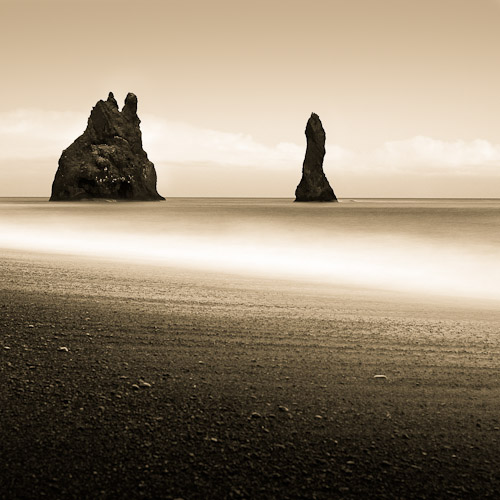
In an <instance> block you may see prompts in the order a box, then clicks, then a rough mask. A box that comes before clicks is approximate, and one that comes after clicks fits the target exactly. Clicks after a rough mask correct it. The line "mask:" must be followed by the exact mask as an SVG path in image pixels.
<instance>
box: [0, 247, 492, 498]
mask: <svg viewBox="0 0 500 500" xmlns="http://www.w3.org/2000/svg"><path fill="white" fill-rule="evenodd" d="M0 275H1V277H2V278H1V280H0V330H1V340H0V342H1V344H0V356H1V363H0V372H1V373H0V376H1V380H2V384H1V390H0V407H1V408H2V410H1V412H2V415H1V429H0V440H1V443H2V445H1V447H0V497H2V498H33V499H35V498H43V497H45V498H172V499H173V498H184V499H189V498H200V499H201V498H437V497H440V498H453V497H456V498H487V497H490V498H495V497H497V495H498V492H499V491H500V475H499V474H498V471H499V470H500V454H499V453H498V450H499V449H500V377H499V373H500V335H499V332H500V313H498V312H497V310H496V309H498V308H497V307H496V306H497V304H493V303H489V304H488V303H479V302H466V301H464V300H462V301H459V300H444V299H436V298H430V297H428V298H423V297H412V296H409V295H402V294H400V295H397V294H393V293H387V292H375V291H363V290H355V289H346V288H344V289H342V288H339V289H338V290H332V289H328V288H326V287H323V286H321V287H320V286H319V285H318V286H315V285H312V284H310V285H304V284H300V283H293V282H286V281H271V280H265V279H252V278H248V277H247V278H243V277H241V278H236V277H232V276H224V275H216V274H203V273H194V272H183V271H181V270H175V269H165V268H160V267H156V268H155V267H149V266H139V265H130V264H126V263H120V262H115V263H106V262H99V261H92V260H85V259H79V258H70V257H57V258H53V257H50V256H36V255H31V256H30V255H27V254H24V255H22V254H16V253H14V252H10V253H3V254H2V255H1V259H0ZM376 375H383V376H384V377H375V376H376Z"/></svg>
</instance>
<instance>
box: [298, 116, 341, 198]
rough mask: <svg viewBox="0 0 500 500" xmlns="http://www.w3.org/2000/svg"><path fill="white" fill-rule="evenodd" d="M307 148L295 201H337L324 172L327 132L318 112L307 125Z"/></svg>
mask: <svg viewBox="0 0 500 500" xmlns="http://www.w3.org/2000/svg"><path fill="white" fill-rule="evenodd" d="M306 139H307V149H306V156H305V158H304V163H303V165H302V179H301V180H300V183H299V185H298V186H297V189H296V190H295V201H337V197H336V196H335V193H334V192H333V189H332V188H331V187H330V184H329V182H328V179H327V178H326V175H325V173H324V172H323V158H324V157H325V141H326V134H325V130H324V129H323V125H322V124H321V120H320V119H319V116H318V115H317V114H316V113H311V117H310V118H309V120H308V121H307V125H306Z"/></svg>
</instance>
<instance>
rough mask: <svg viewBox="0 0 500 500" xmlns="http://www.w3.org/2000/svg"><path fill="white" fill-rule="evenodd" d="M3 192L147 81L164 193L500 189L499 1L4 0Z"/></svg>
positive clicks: (25, 183)
mask: <svg viewBox="0 0 500 500" xmlns="http://www.w3.org/2000/svg"><path fill="white" fill-rule="evenodd" d="M0 47H1V49H0V50H1V56H2V57H1V59H0V60H1V65H2V71H1V75H2V77H1V84H0V88H1V99H0V176H1V177H0V178H1V182H0V196H49V195H50V188H51V183H52V180H53V176H54V174H55V171H56V169H57V160H58V158H59V156H60V154H61V151H62V149H64V148H65V147H67V146H69V144H70V143H71V142H72V141H73V140H74V139H76V137H77V136H78V135H79V134H81V133H82V132H83V130H84V129H85V126H86V121H87V117H88V115H89V112H90V110H91V108H92V106H93V105H94V104H95V103H96V101H97V100H99V99H105V98H106V97H107V93H108V92H109V91H110V90H111V91H113V92H114V94H115V97H116V98H117V100H118V102H119V104H120V105H121V104H122V103H123V100H124V98H125V95H126V93H127V92H134V93H135V94H136V95H137V96H138V98H139V110H138V113H139V117H140V118H141V120H142V125H141V128H142V132H143V141H144V146H145V149H146V151H147V152H148V155H149V157H150V159H151V160H152V161H153V163H154V164H155V166H156V169H157V174H158V191H159V192H160V193H161V194H163V195H164V196H277V197H293V194H294V190H295V187H296V185H297V184H298V182H299V180H300V176H301V167H302V160H303V155H304V151H305V137H304V128H305V125H306V122H307V119H308V117H309V115H310V113H311V112H312V111H314V112H316V113H318V114H319V116H320V118H321V120H322V122H323V126H324V128H325V130H326V134H327V154H326V157H325V164H324V169H325V173H326V175H327V177H328V179H329V180H330V183H331V185H332V187H333V188H334V190H335V192H336V194H337V196H339V197H341V198H342V197H343V198H346V197H438V196H441V197H500V95H499V94H500V0H418V1H417V0H307V1H306V0H301V1H298V0H266V1H261V0H253V1H252V2H249V1H247V0H245V1H240V0H211V1H201V0H191V1H189V0H182V1H181V0H179V1H177V0H175V1H174V0H156V1H155V0H140V1H137V0H0Z"/></svg>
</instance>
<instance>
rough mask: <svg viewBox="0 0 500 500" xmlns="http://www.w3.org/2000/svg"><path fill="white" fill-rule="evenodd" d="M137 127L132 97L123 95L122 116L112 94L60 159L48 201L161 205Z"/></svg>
mask: <svg viewBox="0 0 500 500" xmlns="http://www.w3.org/2000/svg"><path fill="white" fill-rule="evenodd" d="M140 123H141V121H140V120H139V117H138V116H137V97H136V96H135V95H134V94H131V93H129V94H128V95H127V98H126V99H125V105H124V106H123V109H122V110H121V111H120V110H119V108H118V104H117V102H116V100H115V98H114V96H113V93H112V92H110V93H109V96H108V99H107V100H106V101H99V102H98V103H97V104H96V105H95V106H94V108H92V112H91V113H90V117H89V119H88V123H87V128H86V130H85V132H84V133H83V134H82V135H81V136H80V137H78V139H76V140H75V142H73V144H71V146H69V147H68V148H67V149H65V150H64V151H63V152H62V155H61V158H59V167H58V169H57V172H56V176H55V178H54V182H53V183H52V195H51V197H50V201H77V200H91V199H111V200H131V201H132V200H136V201H154V200H164V199H165V198H163V196H160V195H159V194H158V192H157V191H156V171H155V167H154V165H153V163H151V162H150V161H149V159H148V155H147V154H146V152H145V151H144V149H142V136H141V130H140V128H139V124H140Z"/></svg>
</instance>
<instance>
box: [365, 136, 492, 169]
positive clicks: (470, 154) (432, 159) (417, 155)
mask: <svg viewBox="0 0 500 500" xmlns="http://www.w3.org/2000/svg"><path fill="white" fill-rule="evenodd" d="M371 156H372V163H373V164H374V165H377V166H379V167H385V168H392V169H395V170H401V171H405V172H413V171H414V172H419V173H422V174H447V173H453V174H454V175H456V174H468V175H472V174H474V175H492V174H493V175H499V174H500V145H498V144H497V145H493V144H491V143H490V142H488V141H485V140H482V139H476V140H473V141H470V142H465V141H453V142H449V141H441V140H438V139H432V138H430V137H423V136H417V137H413V138H412V139H408V140H404V141H390V142H386V143H385V144H384V145H383V146H381V147H380V148H378V149H377V150H375V151H374V152H373V154H372V155H371Z"/></svg>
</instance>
